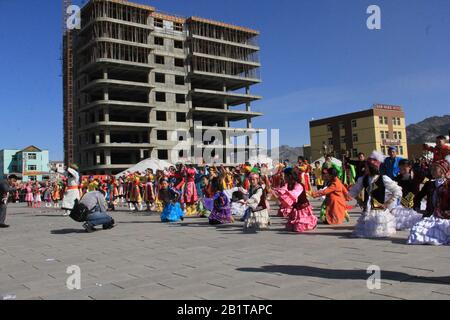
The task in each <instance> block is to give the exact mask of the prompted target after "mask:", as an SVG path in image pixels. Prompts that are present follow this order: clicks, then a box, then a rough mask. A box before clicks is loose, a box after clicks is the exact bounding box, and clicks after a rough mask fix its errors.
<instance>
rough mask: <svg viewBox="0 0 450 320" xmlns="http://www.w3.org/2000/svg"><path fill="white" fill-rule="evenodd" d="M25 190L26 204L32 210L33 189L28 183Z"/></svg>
mask: <svg viewBox="0 0 450 320" xmlns="http://www.w3.org/2000/svg"><path fill="white" fill-rule="evenodd" d="M25 190H26V194H25V202H26V203H27V205H28V207H30V208H31V207H32V206H33V188H32V187H31V183H29V182H28V183H27V186H26V188H25Z"/></svg>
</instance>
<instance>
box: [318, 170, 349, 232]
mask: <svg viewBox="0 0 450 320" xmlns="http://www.w3.org/2000/svg"><path fill="white" fill-rule="evenodd" d="M322 174H323V176H324V179H325V180H326V181H327V182H328V186H327V188H326V189H323V190H319V191H317V192H314V193H313V197H314V198H319V197H322V196H326V198H325V214H324V216H323V217H322V216H321V220H322V222H323V223H325V224H330V225H339V224H343V223H344V221H347V222H348V221H349V217H348V212H347V209H348V208H347V201H350V200H351V198H350V197H349V195H348V191H347V188H346V187H345V186H344V184H343V183H342V182H341V180H340V179H339V178H338V177H337V175H338V172H337V170H336V169H334V168H330V169H323V171H322Z"/></svg>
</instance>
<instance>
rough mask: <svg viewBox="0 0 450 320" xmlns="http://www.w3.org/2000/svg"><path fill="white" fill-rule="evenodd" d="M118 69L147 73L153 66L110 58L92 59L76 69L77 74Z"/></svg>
mask: <svg viewBox="0 0 450 320" xmlns="http://www.w3.org/2000/svg"><path fill="white" fill-rule="evenodd" d="M105 67H106V68H108V67H112V68H120V69H125V70H139V71H149V70H151V69H152V68H153V66H152V65H151V64H149V63H140V62H133V61H127V60H121V59H112V58H93V59H92V60H91V61H89V62H88V63H86V64H85V65H83V66H82V67H80V68H79V69H78V73H85V72H92V71H96V70H100V69H103V68H105Z"/></svg>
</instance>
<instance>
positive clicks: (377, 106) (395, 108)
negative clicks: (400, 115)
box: [373, 104, 402, 111]
mask: <svg viewBox="0 0 450 320" xmlns="http://www.w3.org/2000/svg"><path fill="white" fill-rule="evenodd" d="M373 108H374V109H382V110H391V111H402V107H400V106H391V105H389V104H375V105H374V106H373Z"/></svg>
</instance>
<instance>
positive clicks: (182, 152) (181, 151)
mask: <svg viewBox="0 0 450 320" xmlns="http://www.w3.org/2000/svg"><path fill="white" fill-rule="evenodd" d="M178 157H179V158H184V150H180V151H178Z"/></svg>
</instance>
